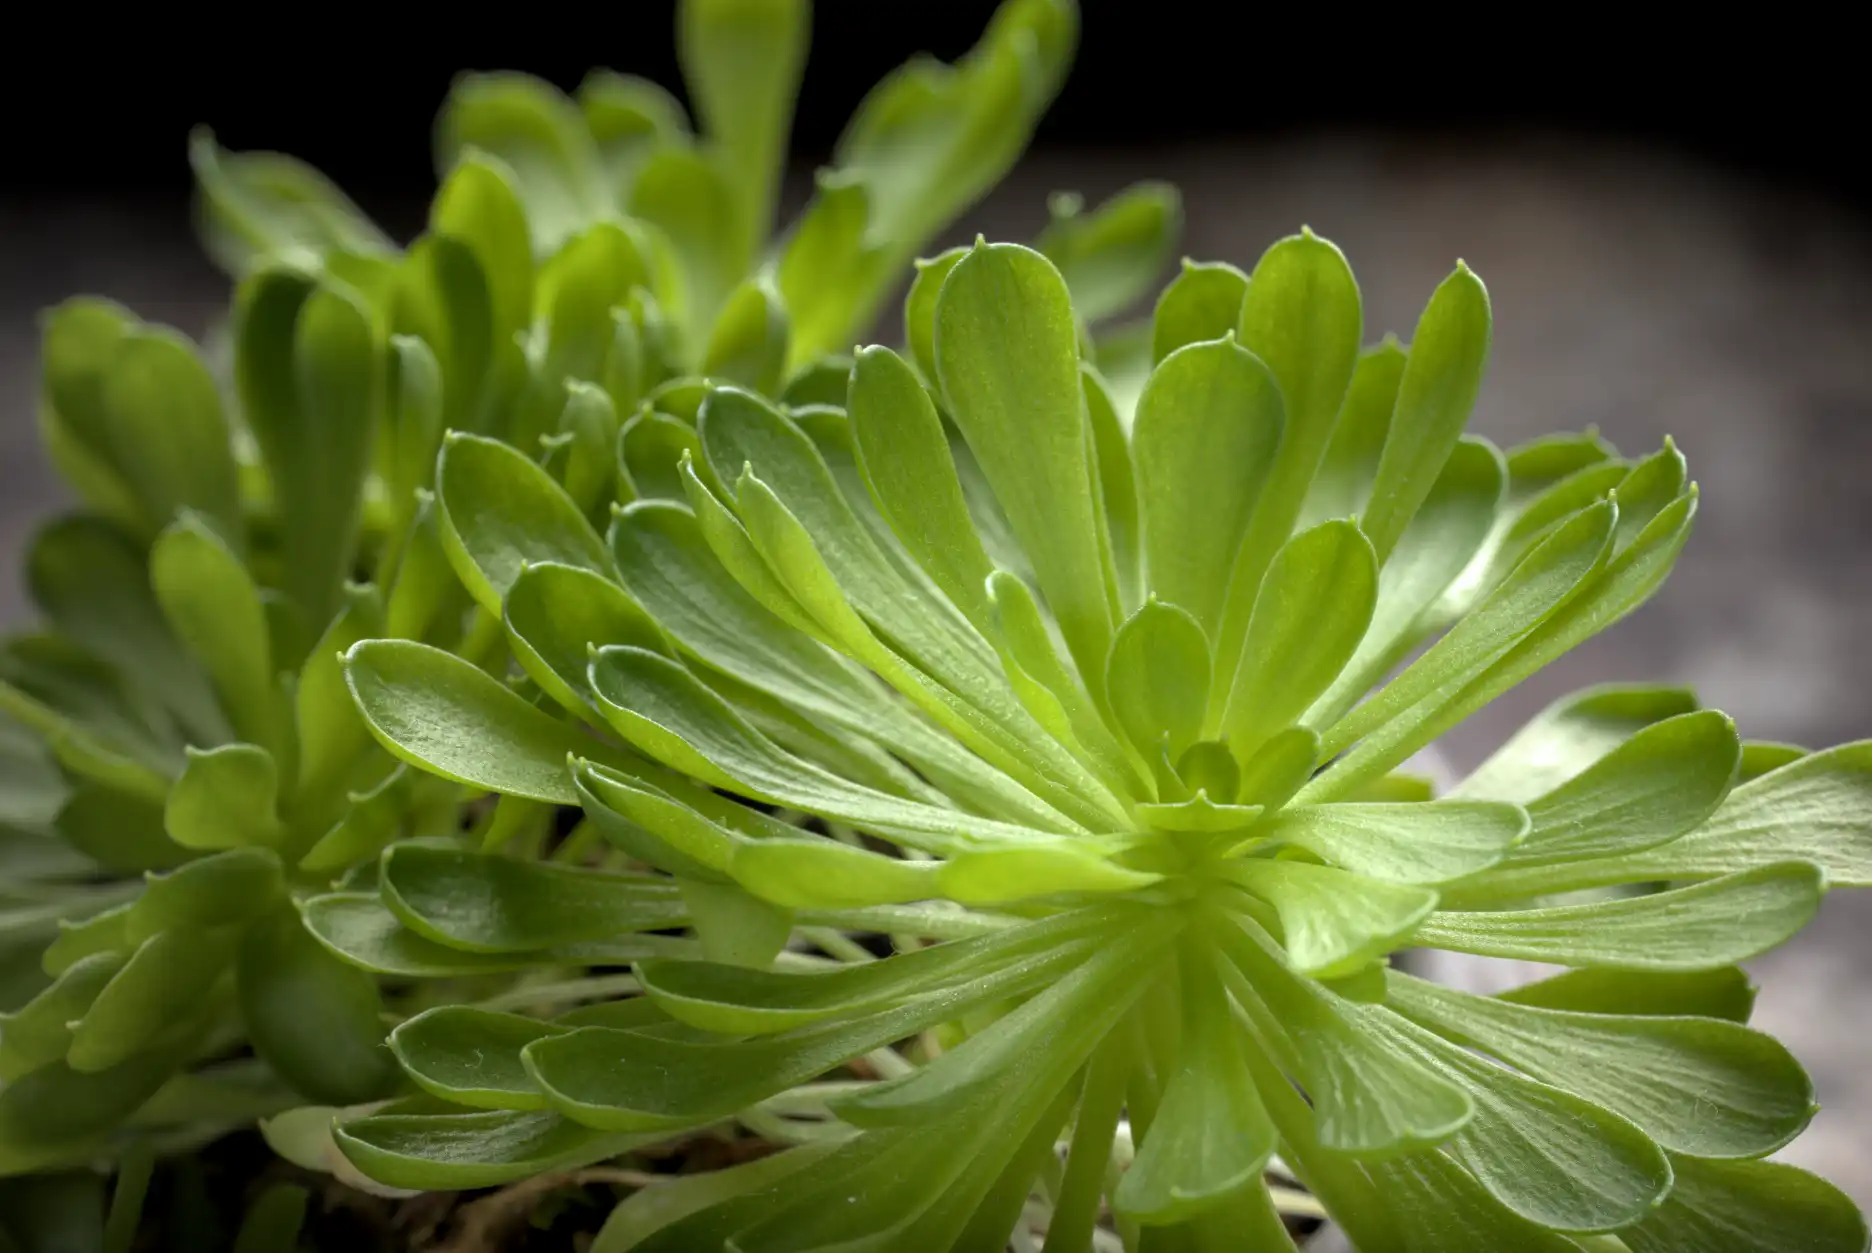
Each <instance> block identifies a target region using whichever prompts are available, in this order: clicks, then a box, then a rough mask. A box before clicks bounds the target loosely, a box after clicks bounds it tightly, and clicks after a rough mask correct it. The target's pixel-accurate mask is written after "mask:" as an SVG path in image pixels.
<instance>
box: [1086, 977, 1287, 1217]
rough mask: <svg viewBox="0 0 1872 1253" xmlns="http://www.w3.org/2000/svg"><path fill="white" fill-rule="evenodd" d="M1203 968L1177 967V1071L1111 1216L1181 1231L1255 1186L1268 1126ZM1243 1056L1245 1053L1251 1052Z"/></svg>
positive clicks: (1223, 1000)
mask: <svg viewBox="0 0 1872 1253" xmlns="http://www.w3.org/2000/svg"><path fill="white" fill-rule="evenodd" d="M1206 966H1207V962H1206V960H1203V959H1202V958H1194V959H1192V960H1186V961H1185V962H1183V963H1181V966H1180V969H1181V971H1182V973H1183V979H1184V982H1183V988H1182V999H1183V1034H1182V1041H1181V1044H1180V1047H1179V1048H1178V1050H1177V1059H1176V1068H1175V1069H1174V1070H1173V1071H1172V1072H1171V1074H1170V1076H1169V1079H1168V1081H1167V1082H1166V1083H1165V1085H1164V1094H1163V1100H1162V1102H1161V1103H1160V1104H1159V1105H1158V1107H1157V1113H1156V1116H1155V1117H1154V1118H1152V1119H1151V1124H1150V1130H1149V1132H1148V1133H1147V1134H1146V1135H1145V1136H1144V1143H1143V1146H1142V1147H1141V1148H1140V1149H1139V1151H1138V1155H1137V1158H1136V1160H1135V1161H1133V1162H1132V1164H1131V1167H1130V1169H1129V1170H1127V1171H1126V1172H1125V1174H1124V1177H1123V1179H1122V1180H1120V1182H1119V1184H1118V1187H1117V1189H1116V1190H1115V1192H1114V1193H1113V1195H1112V1207H1113V1208H1114V1209H1115V1210H1117V1212H1118V1213H1120V1214H1122V1215H1124V1216H1125V1217H1127V1218H1130V1219H1132V1220H1133V1221H1135V1222H1138V1223H1142V1224H1147V1225H1151V1226H1161V1225H1166V1224H1171V1223H1178V1222H1187V1221H1188V1220H1189V1219H1191V1218H1193V1217H1195V1216H1196V1215H1198V1214H1202V1213H1209V1212H1213V1211H1215V1210H1216V1208H1217V1207H1218V1206H1220V1205H1222V1204H1224V1202H1226V1201H1227V1199H1228V1198H1229V1197H1230V1196H1233V1195H1235V1194H1237V1193H1239V1192H1241V1191H1242V1190H1244V1189H1246V1188H1252V1187H1258V1186H1259V1185H1260V1178H1261V1171H1262V1168H1263V1167H1264V1166H1266V1164H1267V1160H1268V1158H1269V1156H1270V1155H1271V1154H1272V1153H1273V1151H1274V1145H1275V1134H1274V1124H1273V1123H1272V1122H1270V1121H1269V1120H1268V1115H1267V1110H1266V1109H1265V1108H1263V1106H1262V1104H1261V1098H1260V1097H1259V1096H1258V1095H1256V1093H1255V1086H1254V1081H1253V1079H1252V1078H1251V1077H1250V1076H1249V1073H1248V1069H1247V1067H1246V1066H1245V1065H1244V1063H1243V1061H1242V1057H1241V1052H1240V1050H1241V1048H1242V1047H1243V1043H1244V1042H1243V1041H1242V1040H1241V1038H1240V1035H1241V1033H1240V1031H1239V1030H1238V1028H1237V1027H1236V1025H1235V1022H1234V1019H1233V1016H1232V1015H1231V1014H1230V1012H1229V1003H1228V998H1227V995H1226V993H1225V992H1224V991H1223V988H1222V985H1221V984H1220V983H1219V982H1218V981H1217V977H1216V975H1215V972H1214V971H1213V970H1210V969H1206V968H1205V967H1206ZM1249 1047H1253V1046H1252V1045H1250V1046H1249Z"/></svg>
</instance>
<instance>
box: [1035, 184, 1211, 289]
mask: <svg viewBox="0 0 1872 1253" xmlns="http://www.w3.org/2000/svg"><path fill="white" fill-rule="evenodd" d="M1063 208H1070V209H1071V212H1069V213H1065V212H1061V210H1062V209H1063ZM1182 228H1183V204H1182V199H1181V197H1179V196H1178V195H1177V192H1176V188H1174V187H1172V186H1170V185H1169V184H1167V183H1137V184H1134V185H1133V186H1130V187H1127V188H1125V189H1124V190H1123V191H1121V192H1119V193H1118V194H1117V195H1115V196H1113V197H1112V198H1111V199H1109V200H1107V201H1105V202H1104V203H1103V204H1101V205H1099V206H1098V208H1096V209H1093V210H1092V211H1091V212H1089V213H1083V212H1080V202H1079V198H1078V197H1077V196H1071V197H1059V198H1056V199H1055V202H1054V205H1053V221H1052V222H1051V223H1050V224H1049V225H1048V226H1047V228H1046V229H1045V230H1044V231H1042V232H1040V238H1039V239H1037V240H1035V241H1034V247H1036V248H1037V249H1039V250H1040V252H1041V254H1042V255H1043V256H1045V257H1046V259H1047V260H1049V261H1051V262H1052V263H1053V264H1054V265H1056V266H1058V267H1059V271H1060V273H1061V275H1063V276H1064V277H1065V279H1066V286H1067V289H1068V290H1070V291H1071V292H1072V301H1073V308H1074V309H1075V310H1076V311H1077V312H1078V314H1079V316H1080V317H1082V318H1084V319H1085V320H1086V321H1087V322H1099V321H1103V320H1104V319H1106V318H1109V317H1111V316H1112V315H1113V314H1117V313H1122V312H1124V311H1125V310H1126V309H1128V308H1130V307H1131V306H1132V305H1133V304H1136V303H1137V301H1138V299H1139V298H1140V297H1141V296H1143V295H1144V293H1145V292H1146V291H1148V290H1150V288H1151V285H1152V284H1153V283H1155V282H1156V281H1157V276H1158V275H1159V274H1160V273H1162V271H1163V267H1164V263H1165V262H1167V261H1168V260H1169V259H1170V253H1171V250H1172V249H1173V248H1175V247H1176V239H1177V235H1178V234H1179V233H1181V231H1182Z"/></svg>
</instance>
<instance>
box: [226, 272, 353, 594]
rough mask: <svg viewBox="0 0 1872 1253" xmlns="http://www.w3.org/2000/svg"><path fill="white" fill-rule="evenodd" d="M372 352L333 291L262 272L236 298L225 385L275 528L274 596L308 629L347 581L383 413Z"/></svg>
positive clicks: (347, 304)
mask: <svg viewBox="0 0 1872 1253" xmlns="http://www.w3.org/2000/svg"><path fill="white" fill-rule="evenodd" d="M383 375H384V370H383V347H382V345H381V344H380V343H379V342H378V338H377V332H376V330H375V328H374V327H373V325H372V322H371V317H370V314H369V313H368V312H367V311H366V310H365V309H364V308H363V307H362V306H361V305H360V304H359V303H358V302H357V301H356V300H355V299H354V298H353V297H352V296H350V295H348V294H347V293H346V292H345V290H344V289H342V288H340V287H338V286H334V285H316V284H314V283H312V282H311V281H310V280H308V279H307V278H305V277H304V276H303V275H299V274H295V273H293V272H290V271H286V270H266V271H262V272H260V273H258V274H256V275H254V276H253V277H252V278H251V279H249V280H248V281H247V282H246V283H244V284H243V285H242V287H241V292H240V296H239V301H238V308H237V312H236V329H235V350H234V377H235V383H236V387H237V390H238V391H239V394H240V398H241V405H242V410H243V414H244V416H245V417H246V419H247V425H248V426H249V427H250V428H251V429H252V431H253V434H254V438H255V440H256V441H257V442H258V444H259V446H260V452H261V455H262V457H263V459H264V460H265V462H266V465H267V469H268V473H269V477H270V478H271V480H272V483H273V491H274V495H275V497H276V498H277V501H278V508H279V514H280V517H281V518H282V520H283V522H284V531H283V534H282V535H281V537H280V556H281V560H282V563H283V567H284V571H285V573H284V590H285V591H286V593H287V594H288V596H289V597H290V598H291V600H292V601H293V603H294V604H295V605H296V606H297V607H298V608H299V610H300V611H301V613H302V614H303V615H304V617H305V620H306V621H307V622H310V623H320V624H322V623H325V622H328V621H330V620H331V617H332V615H333V614H335V613H336V612H337V610H338V601H339V598H340V594H341V591H342V587H343V583H344V580H345V578H346V576H347V575H348V574H349V573H350V571H351V560H352V556H353V551H352V550H353V548H354V546H355V543H356V539H357V530H358V520H359V513H360V510H361V507H362V501H363V491H364V478H365V474H366V472H367V471H368V469H369V467H370V456H371V449H372V441H373V439H374V437H375V429H376V422H377V410H378V409H379V408H380V407H381V405H382V402H383V397H382V395H381V392H382V383H383Z"/></svg>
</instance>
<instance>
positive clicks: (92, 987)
mask: <svg viewBox="0 0 1872 1253" xmlns="http://www.w3.org/2000/svg"><path fill="white" fill-rule="evenodd" d="M127 960H128V957H127V955H126V954H124V953H121V952H104V953H92V954H91V955H90V956H88V957H81V958H79V959H78V960H77V961H75V962H73V963H72V964H71V965H69V966H67V967H66V968H65V969H64V970H63V971H61V972H60V973H59V975H58V977H57V978H56V979H54V980H53V982H52V985H51V986H50V987H47V988H45V989H43V990H42V991H40V992H39V993H38V995H36V996H34V997H33V998H32V999H31V1000H29V1001H27V1002H26V1003H25V1004H24V1005H21V1006H20V1007H19V1008H18V1009H16V1010H14V1011H13V1012H12V1013H10V1014H6V1015H4V1016H0V1079H3V1080H4V1081H5V1082H8V1083H11V1082H13V1081H14V1080H17V1079H19V1078H20V1077H21V1076H22V1075H26V1074H30V1073H31V1072H33V1071H35V1070H38V1069H39V1068H40V1067H41V1066H49V1065H51V1064H52V1063H54V1062H57V1061H59V1060H60V1059H62V1058H63V1057H64V1056H65V1051H66V1049H68V1048H70V1047H71V1038H72V1031H71V1027H72V1024H73V1023H74V1022H77V1021H78V1020H79V1019H81V1018H83V1017H84V1016H85V1013H86V1011H88V1010H89V1009H90V1008H91V1005H92V1002H94V1001H96V1000H97V998H98V993H100V992H102V991H103V990H104V989H105V987H106V986H107V985H108V984H109V983H110V981H111V980H112V979H114V978H116V976H117V972H118V971H119V970H122V969H123V966H124V962H125V961H127Z"/></svg>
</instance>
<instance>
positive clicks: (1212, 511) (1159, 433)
mask: <svg viewBox="0 0 1872 1253" xmlns="http://www.w3.org/2000/svg"><path fill="white" fill-rule="evenodd" d="M1284 412H1285V410H1284V407H1283V403H1282V399H1281V392H1280V387H1279V385H1278V384H1277V383H1276V382H1275V379H1274V375H1273V374H1272V373H1271V372H1270V371H1269V370H1268V368H1267V367H1266V366H1265V365H1263V364H1262V363H1261V361H1260V359H1259V358H1257V357H1256V356H1255V355H1254V354H1253V353H1251V352H1249V351H1248V350H1247V349H1245V348H1243V347H1241V346H1240V345H1239V344H1237V343H1235V341H1234V339H1233V337H1230V338H1228V339H1223V340H1217V341H1211V342H1208V343H1198V344H1191V345H1189V346H1187V347H1184V348H1179V349H1178V350H1177V351H1175V352H1173V353H1171V354H1170V355H1169V356H1167V357H1165V358H1164V359H1163V361H1162V362H1161V363H1160V364H1159V365H1158V366H1157V368H1156V369H1155V370H1153V371H1151V376H1150V381H1149V382H1147V383H1146V384H1145V385H1144V392H1143V394H1142V395H1141V396H1139V397H1138V408H1137V418H1136V422H1135V425H1134V429H1133V444H1134V456H1135V458H1136V461H1137V488H1138V503H1139V514H1140V522H1141V525H1142V528H1143V534H1144V563H1145V569H1146V572H1147V584H1148V586H1149V588H1150V590H1151V592H1152V593H1153V594H1155V595H1157V596H1160V597H1162V598H1163V599H1164V600H1167V601H1169V602H1170V603H1171V604H1173V605H1176V606H1178V607H1179V608H1182V609H1184V610H1186V611H1188V612H1189V613H1190V614H1191V615H1192V616H1193V617H1194V618H1195V619H1196V621H1197V622H1198V623H1199V624H1200V625H1201V626H1202V627H1203V629H1204V630H1205V632H1207V633H1208V634H1210V635H1212V636H1213V635H1214V634H1215V633H1216V630H1217V629H1218V627H1219V625H1220V618H1221V614H1222V605H1223V599H1224V595H1225V593H1226V592H1227V589H1228V579H1229V571H1230V570H1231V569H1232V568H1233V567H1234V564H1235V557H1236V552H1237V550H1238V549H1239V548H1240V547H1241V543H1242V536H1243V535H1244V534H1245V533H1246V532H1247V529H1248V525H1249V519H1250V518H1251V517H1252V516H1253V514H1254V510H1255V505H1256V501H1257V500H1259V499H1260V497H1261V494H1262V491H1263V485H1264V483H1265V482H1266V481H1267V477H1268V472H1269V471H1270V469H1272V468H1273V466H1274V465H1275V462H1276V450H1277V449H1278V448H1279V447H1280V444H1281V437H1282V430H1283V426H1284V416H1283V415H1284Z"/></svg>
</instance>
